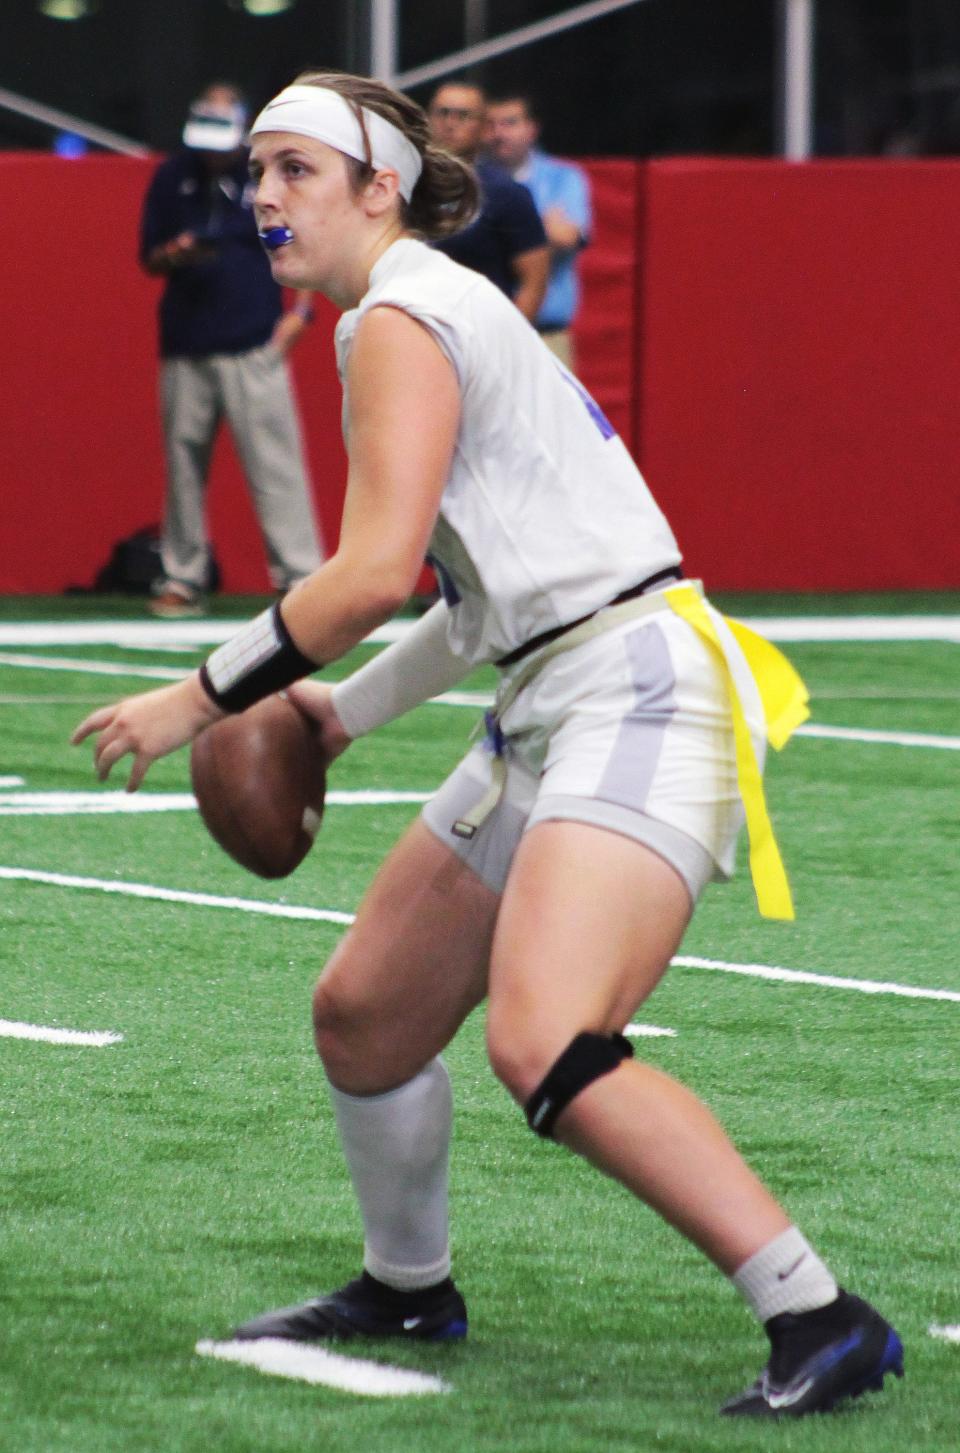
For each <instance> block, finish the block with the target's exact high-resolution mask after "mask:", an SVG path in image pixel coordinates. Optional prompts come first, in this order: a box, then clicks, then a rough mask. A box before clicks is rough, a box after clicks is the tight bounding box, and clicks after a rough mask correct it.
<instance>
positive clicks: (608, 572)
mask: <svg viewBox="0 0 960 1453" xmlns="http://www.w3.org/2000/svg"><path fill="white" fill-rule="evenodd" d="M378 305H388V306H390V307H394V308H399V309H401V310H402V311H403V312H406V313H409V314H410V316H411V317H413V318H416V319H417V321H418V322H419V323H421V324H422V325H423V326H424V327H426V328H427V329H428V330H429V331H430V333H431V334H432V335H433V336H434V337H435V338H436V340H437V342H438V344H439V345H440V347H441V349H442V350H443V352H444V354H445V355H446V357H447V358H448V359H449V360H450V362H451V363H452V365H453V367H454V369H455V370H456V373H457V378H458V380H459V383H460V397H461V417H460V429H459V433H458V436H457V443H456V449H455V452H454V458H453V462H452V465H451V468H450V475H449V478H448V480H447V483H446V486H445V488H444V491H443V497H442V500H441V505H440V514H439V517H438V519H437V523H436V527H435V529H434V532H433V537H432V539H431V542H430V559H431V561H432V562H433V563H434V564H435V565H436V567H437V573H438V576H439V577H440V581H441V586H442V589H443V593H444V596H445V598H446V601H447V604H448V606H449V607H450V614H449V639H450V646H451V648H452V649H453V650H454V651H455V652H456V653H457V654H458V655H459V656H462V657H463V658H464V659H465V660H467V661H469V662H471V663H474V664H476V663H479V662H481V661H491V660H496V659H497V658H498V657H500V656H503V655H505V654H506V653H507V652H509V651H511V650H513V649H514V648H515V647H516V646H519V645H522V644H523V643H524V642H525V641H528V640H530V639H531V637H533V636H537V635H539V634H540V633H541V632H542V631H547V630H550V629H552V628H553V627H555V626H558V625H566V624H567V623H568V622H570V621H573V620H576V619H578V618H579V617H580V616H584V615H587V614H589V613H590V612H591V611H594V610H598V609H599V608H600V607H601V606H603V605H606V604H607V602H608V601H610V600H612V599H613V597H614V596H615V595H618V594H619V593H620V592H621V591H623V590H627V589H629V588H630V587H631V586H633V585H637V584H639V582H640V581H642V580H645V579H646V578H647V577H648V576H651V575H654V574H656V573H657V572H658V571H660V570H664V569H667V568H668V567H670V566H673V565H677V564H678V563H679V561H680V552H679V550H678V549H677V543H676V541H675V539H674V537H673V534H672V532H671V530H670V527H669V525H668V524H667V522H666V520H665V518H664V516H663V514H662V513H661V511H660V509H659V507H658V506H657V504H656V502H655V500H654V499H653V496H652V495H651V494H650V491H649V490H648V489H647V486H646V484H645V483H644V480H643V478H642V476H641V475H640V473H639V471H638V470H637V467H636V465H635V464H634V463H633V461H632V460H631V458H630V455H629V454H628V453H627V450H626V448H625V447H624V445H623V443H622V441H621V440H620V439H619V438H618V437H617V435H616V434H615V433H614V431H613V429H612V428H611V426H610V424H609V423H608V422H607V420H606V419H605V417H604V415H603V414H602V412H601V411H600V409H599V407H598V406H597V404H596V403H594V401H593V399H592V398H591V397H590V395H589V394H588V393H587V392H586V390H585V389H584V387H583V385H582V384H581V383H579V382H578V380H577V379H576V378H574V376H573V375H572V374H571V373H569V372H568V371H567V370H566V369H565V368H564V367H563V365H562V364H561V363H560V362H559V361H558V360H557V359H556V358H555V357H554V355H553V354H552V353H551V352H550V351H549V349H548V348H547V347H546V345H545V344H544V343H543V342H542V340H541V339H540V338H539V337H538V335H537V333H536V332H535V330H534V329H533V328H532V327H531V326H530V324H529V323H527V321H526V319H525V318H524V317H523V316H522V314H521V313H519V312H518V310H517V309H516V308H515V307H514V306H513V304H512V303H511V302H510V301H509V300H508V299H507V298H506V297H505V296H504V295H503V294H502V293H501V292H500V290H499V289H498V288H496V287H494V286H493V284H492V283H490V282H488V281H487V279H486V278H484V277H481V276H480V275H479V274H478V273H474V272H471V271H469V270H468V269H467V268H464V267H461V266H460V265H459V264H458V263H455V262H452V261H451V260H450V258H448V257H445V256H444V254H443V253H440V252H435V251H434V250H433V249H432V248H430V247H428V246H426V244H425V243H422V242H417V241H415V240H413V239H408V238H405V239H402V240H401V241H399V242H395V243H394V244H393V245H392V246H391V247H390V248H388V250H387V251H386V252H385V253H384V254H383V255H382V256H381V257H380V258H379V259H378V261H377V263H376V264H375V266H374V268H373V270H372V272H371V274H370V287H369V290H368V292H367V293H366V294H365V295H364V297H363V298H362V300H361V302H360V304H359V306H358V307H356V308H354V309H353V310H352V311H350V312H348V313H345V314H344V315H343V317H342V318H341V319H340V322H339V324H338V326H337V330H336V349H337V365H338V368H339V371H340V377H341V380H342V381H343V383H344V426H345V428H346V427H348V420H349V408H350V400H349V396H348V392H347V389H346V373H347V360H348V358H349V355H350V347H351V343H352V341H353V336H354V333H355V331H356V328H357V324H358V323H359V321H360V319H361V318H362V316H363V314H364V313H366V312H367V310H368V309H370V308H374V307H377V306H378Z"/></svg>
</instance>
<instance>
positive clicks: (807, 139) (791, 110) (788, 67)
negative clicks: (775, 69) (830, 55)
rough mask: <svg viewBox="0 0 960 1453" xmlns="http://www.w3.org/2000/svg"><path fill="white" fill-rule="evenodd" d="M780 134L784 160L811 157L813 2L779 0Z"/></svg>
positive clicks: (813, 81) (808, 0) (812, 122)
mask: <svg viewBox="0 0 960 1453" xmlns="http://www.w3.org/2000/svg"><path fill="white" fill-rule="evenodd" d="M782 14H783V22H782V24H783V36H782V56H783V65H782V75H783V83H782V84H783V94H782V97H781V135H782V139H783V155H784V156H785V158H786V159H787V161H807V160H808V159H809V158H810V157H811V156H812V155H813V131H814V110H815V80H814V38H815V28H816V25H815V0H783V5H782Z"/></svg>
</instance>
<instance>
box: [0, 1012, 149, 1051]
mask: <svg viewBox="0 0 960 1453" xmlns="http://www.w3.org/2000/svg"><path fill="white" fill-rule="evenodd" d="M0 1038H3V1039H37V1040H41V1041H42V1042H43V1043H44V1044H89V1045H93V1046H94V1047H95V1048H97V1049H99V1048H101V1047H102V1046H103V1045H105V1044H119V1043H120V1041H121V1040H122V1039H123V1035H122V1034H113V1033H112V1032H111V1031H110V1030H103V1031H102V1032H101V1031H99V1030H94V1029H48V1028H46V1026H45V1025H42V1024H21V1023H19V1022H18V1021H17V1020H16V1019H0Z"/></svg>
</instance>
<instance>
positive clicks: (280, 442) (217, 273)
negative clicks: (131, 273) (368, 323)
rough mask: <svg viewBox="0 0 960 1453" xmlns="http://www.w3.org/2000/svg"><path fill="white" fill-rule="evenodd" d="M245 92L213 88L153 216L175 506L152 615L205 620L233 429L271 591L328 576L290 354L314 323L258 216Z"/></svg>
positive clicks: (148, 236)
mask: <svg viewBox="0 0 960 1453" xmlns="http://www.w3.org/2000/svg"><path fill="white" fill-rule="evenodd" d="M245 132H246V112H245V109H244V107H243V104H242V101H241V98H240V95H239V93H238V92H237V91H236V90H235V89H234V88H233V87H232V86H226V85H220V84H218V85H212V86H208V87H207V89H206V90H205V91H204V92H203V94H202V95H201V96H200V97H199V98H198V100H197V101H196V102H195V103H194V105H193V106H192V107H191V109H190V114H189V117H188V119H187V124H186V127H185V128H184V133H183V143H184V144H183V147H182V148H181V149H180V150H178V151H176V152H174V154H173V155H172V156H171V157H169V158H168V160H167V161H165V162H162V163H161V165H160V166H159V167H158V169H157V171H156V172H155V174H154V176H153V180H152V181H151V183H150V188H149V190H148V192H147V196H146V200H145V203H144V210H143V219H142V228H141V242H140V261H141V263H142V265H143V267H144V268H145V269H146V271H147V272H149V273H151V274H153V275H154V276H159V277H163V278H165V280H166V285H165V287H164V290H163V294H162V296H161V298H160V358H161V364H160V385H161V398H162V421H163V434H164V444H165V448H166V458H167V499H166V509H165V518H164V526H163V537H162V540H161V546H160V552H161V558H162V561H163V572H164V573H163V578H162V579H161V580H160V581H158V582H157V583H156V585H155V587H154V593H153V598H152V600H151V603H150V609H151V610H152V612H153V613H154V614H155V615H159V616H166V617H172V618H173V617H180V616H191V615H199V614H200V613H201V611H202V610H203V591H204V588H205V586H206V583H207V573H208V568H209V567H208V562H209V546H208V541H207V529H206V517H205V510H204V496H205V493H206V485H207V474H208V471H209V467H210V459H211V455H212V452H213V444H214V440H215V438H216V434H217V430H218V428H219V425H220V420H221V418H222V417H224V416H225V417H226V419H227V421H228V423H229V425H230V431H231V433H232V435H233V438H234V442H235V443H236V446H237V452H238V454H239V455H240V459H241V461H242V463H243V467H244V471H245V473H246V477H247V481H248V484H249V487H250V493H251V495H252V498H253V503H254V507H255V509H256V512H257V516H258V518H259V521H260V527H261V529H262V531H263V538H264V543H265V545H266V550H267V558H268V564H269V569H270V577H271V581H272V583H273V585H274V587H275V589H277V590H286V589H288V588H289V587H290V586H291V585H294V584H296V582H297V581H298V580H301V579H303V577H304V576H306V575H309V574H310V573H311V571H313V570H315V569H316V567H317V566H318V565H319V563H320V559H321V553H320V544H319V537H318V534H317V527H316V522H315V520H314V515H313V507H312V502H311V497H310V489H309V485H308V483H307V473H306V465H305V461H304V458H303V449H302V445H301V439H300V427H299V422H298V419H297V412H296V405H295V402H294V397H293V390H292V384H291V380H290V376H289V372H288V369H287V364H286V361H285V360H286V355H287V353H288V351H289V349H290V348H291V346H292V345H293V343H294V342H295V341H296V339H297V338H298V337H299V336H300V334H301V333H302V332H303V330H304V328H305V327H306V325H307V322H308V321H309V318H310V312H309V306H308V304H307V301H306V296H304V298H303V299H302V300H299V299H298V301H297V303H296V304H295V306H294V307H293V308H292V309H290V310H289V311H288V312H286V313H285V312H284V311H283V304H282V295H281V291H280V288H279V287H278V286H277V284H276V283H275V282H274V280H273V277H272V275H271V272H270V265H269V263H268V262H267V259H266V256H265V254H264V251H263V248H262V247H261V245H260V240H259V238H258V236H257V225H256V222H255V220H254V215H253V206H252V201H253V189H252V187H251V184H250V179H249V177H248V175H247V151H246V148H245V146H244V144H243V143H244V138H245Z"/></svg>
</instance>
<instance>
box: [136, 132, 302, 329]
mask: <svg viewBox="0 0 960 1453" xmlns="http://www.w3.org/2000/svg"><path fill="white" fill-rule="evenodd" d="M180 232H194V233H196V234H197V236H198V237H200V238H202V239H203V240H204V241H208V242H209V243H210V245H211V246H212V247H213V249H214V255H213V257H212V258H211V259H210V261H208V262H202V263H198V264H196V265H190V266H185V267H180V268H177V269H175V270H174V271H173V272H171V273H170V275H169V277H168V278H167V281H166V286H165V287H164V290H163V295H162V297H161V299H160V352H161V355H162V356H163V357H165V358H176V357H180V358H202V357H205V356H206V355H208V354H211V353H246V352H247V351H248V350H249V349H251V348H259V347H261V346H262V344H264V343H266V342H267V340H268V339H269V337H270V335H271V334H272V332H273V329H274V325H275V324H276V321H277V319H278V318H279V316H280V313H281V309H282V299H281V292H280V288H279V287H278V286H277V284H276V283H275V282H274V280H273V278H272V276H271V274H270V264H269V263H268V262H267V258H266V254H265V253H264V251H263V248H262V247H261V245H260V241H259V239H258V237H257V224H256V222H255V221H254V216H253V188H252V185H251V183H250V180H249V177H248V175H247V154H246V152H244V153H243V155H242V157H241V158H240V160H239V161H238V162H237V164H236V166H235V167H233V168H232V169H231V170H230V171H229V172H226V173H224V174H223V175H221V176H218V177H213V178H211V177H210V176H209V175H208V173H207V171H206V170H205V168H204V165H203V162H202V159H201V158H200V156H199V155H198V154H197V153H196V152H193V151H190V150H188V149H187V148H185V147H184V148H182V149H181V150H180V151H177V152H174V154H173V155H172V156H171V157H169V158H168V160H167V161H165V162H162V163H161V164H160V166H159V167H158V168H157V171H156V172H155V174H154V177H153V180H152V181H151V183H150V187H149V190H148V191H147V196H146V200H145V202H144V207H143V219H142V226H141V237H140V256H141V259H144V258H146V256H147V254H148V253H149V252H150V250H151V249H152V248H153V247H155V246H157V244H158V243H161V242H169V241H170V240H171V238H173V237H176V236H177V235H178V233H180Z"/></svg>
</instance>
